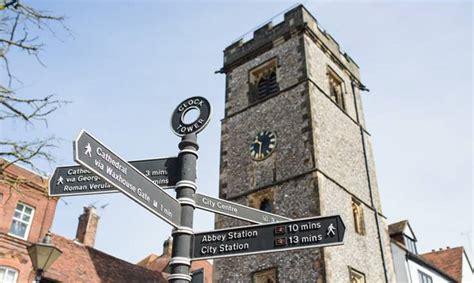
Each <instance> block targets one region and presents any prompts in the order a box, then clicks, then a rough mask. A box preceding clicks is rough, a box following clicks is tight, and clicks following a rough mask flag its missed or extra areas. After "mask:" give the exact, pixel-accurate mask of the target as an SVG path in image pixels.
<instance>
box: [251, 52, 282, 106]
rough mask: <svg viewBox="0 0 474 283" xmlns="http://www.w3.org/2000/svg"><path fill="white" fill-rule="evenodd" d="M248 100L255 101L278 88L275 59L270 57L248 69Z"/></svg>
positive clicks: (273, 92)
mask: <svg viewBox="0 0 474 283" xmlns="http://www.w3.org/2000/svg"><path fill="white" fill-rule="evenodd" d="M249 79H250V92H249V100H250V102H251V103H252V102H256V101H258V100H260V99H263V98H265V97H267V96H270V95H272V94H275V93H277V92H278V91H279V90H280V87H279V86H278V80H277V60H276V58H274V59H271V60H269V61H267V62H265V63H263V64H262V65H260V66H258V67H257V68H255V69H252V70H251V71H250V78H249Z"/></svg>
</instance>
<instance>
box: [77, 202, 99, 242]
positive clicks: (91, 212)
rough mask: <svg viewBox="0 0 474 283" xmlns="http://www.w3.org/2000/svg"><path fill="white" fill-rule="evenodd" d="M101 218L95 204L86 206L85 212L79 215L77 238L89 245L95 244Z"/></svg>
mask: <svg viewBox="0 0 474 283" xmlns="http://www.w3.org/2000/svg"><path fill="white" fill-rule="evenodd" d="M99 218H100V217H99V216H98V215H97V214H96V212H95V207H94V206H92V205H91V206H85V207H84V213H83V214H81V216H79V224H78V225H77V232H76V239H77V240H78V241H79V242H80V243H82V244H84V245H86V246H89V247H93V246H94V243H95V234H96V232H97V224H98V223H99Z"/></svg>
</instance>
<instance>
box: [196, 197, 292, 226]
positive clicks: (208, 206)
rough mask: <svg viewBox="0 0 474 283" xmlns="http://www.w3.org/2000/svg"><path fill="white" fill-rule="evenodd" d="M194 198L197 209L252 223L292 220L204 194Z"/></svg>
mask: <svg viewBox="0 0 474 283" xmlns="http://www.w3.org/2000/svg"><path fill="white" fill-rule="evenodd" d="M194 198H195V201H196V207H197V208H200V209H204V210H207V211H210V212H214V213H219V214H222V215H226V216H230V217H234V218H238V219H242V220H245V221H248V222H251V223H258V224H263V223H274V222H281V221H288V220H290V218H287V217H284V216H280V215H277V214H273V213H269V212H266V211H262V210H259V209H255V208H251V207H248V206H245V205H241V204H238V203H235V202H231V201H227V200H223V199H219V198H214V197H210V196H206V195H203V194H195V197H194Z"/></svg>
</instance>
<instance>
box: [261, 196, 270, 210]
mask: <svg viewBox="0 0 474 283" xmlns="http://www.w3.org/2000/svg"><path fill="white" fill-rule="evenodd" d="M260 210H263V211H266V212H272V204H271V202H270V200H269V199H267V198H264V199H263V200H262V202H261V203H260Z"/></svg>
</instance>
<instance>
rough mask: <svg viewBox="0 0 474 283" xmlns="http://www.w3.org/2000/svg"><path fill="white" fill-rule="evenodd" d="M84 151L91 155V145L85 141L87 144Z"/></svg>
mask: <svg viewBox="0 0 474 283" xmlns="http://www.w3.org/2000/svg"><path fill="white" fill-rule="evenodd" d="M84 148H85V149H86V151H85V152H84V154H85V155H89V157H92V147H91V144H90V143H87V145H86V146H85V147H84Z"/></svg>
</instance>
